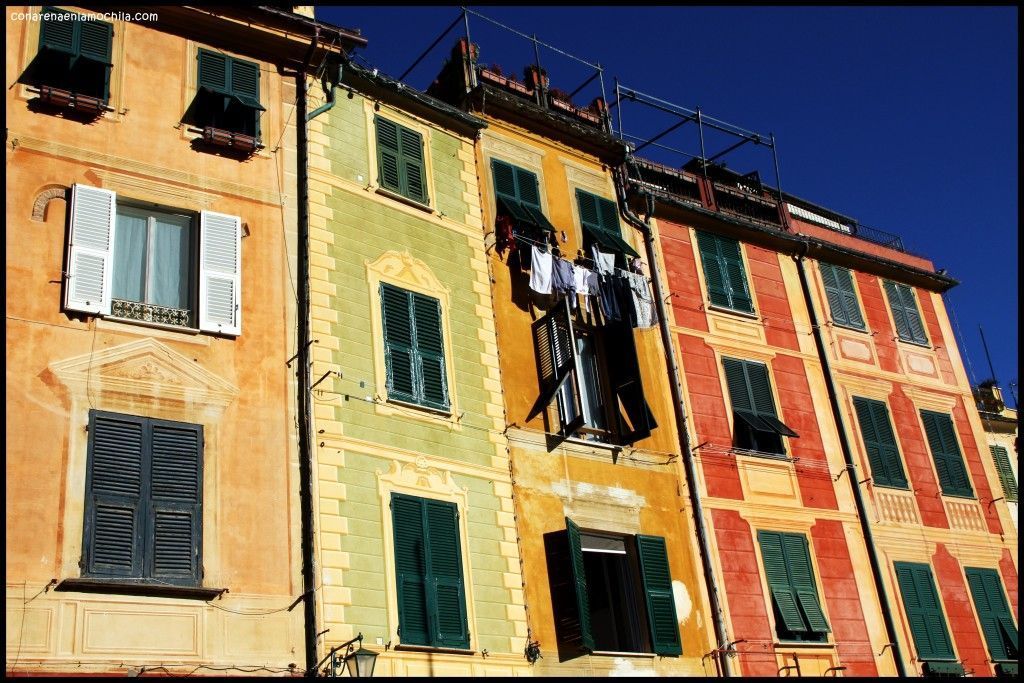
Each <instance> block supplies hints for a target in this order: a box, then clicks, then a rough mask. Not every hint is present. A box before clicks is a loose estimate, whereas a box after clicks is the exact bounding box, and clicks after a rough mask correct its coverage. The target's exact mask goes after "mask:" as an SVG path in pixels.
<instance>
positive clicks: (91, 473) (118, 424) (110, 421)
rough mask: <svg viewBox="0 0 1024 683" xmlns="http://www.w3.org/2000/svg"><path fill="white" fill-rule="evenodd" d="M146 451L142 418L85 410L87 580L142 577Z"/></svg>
mask: <svg viewBox="0 0 1024 683" xmlns="http://www.w3.org/2000/svg"><path fill="white" fill-rule="evenodd" d="M146 450H147V444H146V420H145V419H144V418H141V417H135V416H131V415H117V414H114V413H103V412H99V411H96V410H92V411H90V412H89V454H88V466H87V467H88V471H87V474H86V498H85V529H84V546H85V568H84V570H85V571H84V574H85V575H87V576H109V577H135V578H139V577H141V576H142V573H143V555H144V552H145V549H144V544H143V540H144V539H145V533H146V519H145V514H144V510H145V504H144V501H145V498H146V496H147V495H148V491H147V489H148V486H147V484H148V482H147V476H146V475H147V473H146V469H145V467H146Z"/></svg>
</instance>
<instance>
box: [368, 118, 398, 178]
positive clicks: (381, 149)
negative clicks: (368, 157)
mask: <svg viewBox="0 0 1024 683" xmlns="http://www.w3.org/2000/svg"><path fill="white" fill-rule="evenodd" d="M374 120H375V121H376V123H377V172H378V173H379V178H378V182H379V183H380V186H381V187H383V188H384V189H385V190H390V191H392V192H398V193H399V194H401V192H402V171H401V168H402V162H401V159H402V154H401V147H400V143H399V140H398V135H399V134H398V124H396V123H394V122H393V121H388V120H387V119H384V118H381V117H380V116H377V117H375V119H374Z"/></svg>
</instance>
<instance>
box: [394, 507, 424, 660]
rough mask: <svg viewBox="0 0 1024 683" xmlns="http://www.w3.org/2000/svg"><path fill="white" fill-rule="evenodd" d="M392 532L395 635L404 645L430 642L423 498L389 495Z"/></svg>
mask: <svg viewBox="0 0 1024 683" xmlns="http://www.w3.org/2000/svg"><path fill="white" fill-rule="evenodd" d="M391 519H392V526H393V529H394V536H395V574H396V581H397V583H398V586H397V588H398V635H399V638H400V639H401V642H402V643H404V644H406V645H429V644H430V612H429V610H428V608H427V559H426V545H425V544H426V534H425V531H424V528H423V527H424V524H423V500H422V499H420V498H414V497H412V496H405V495H401V494H398V493H394V494H392V495H391Z"/></svg>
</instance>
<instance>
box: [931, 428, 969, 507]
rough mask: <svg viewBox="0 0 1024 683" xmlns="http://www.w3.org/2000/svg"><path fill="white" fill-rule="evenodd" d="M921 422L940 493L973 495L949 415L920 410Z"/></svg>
mask: <svg viewBox="0 0 1024 683" xmlns="http://www.w3.org/2000/svg"><path fill="white" fill-rule="evenodd" d="M921 422H922V423H923V424H924V431H925V435H926V436H927V437H928V446H929V447H930V448H931V451H932V458H933V459H934V461H935V470H936V471H937V472H938V475H939V484H940V485H941V486H942V492H943V493H944V494H947V495H953V496H972V495H974V490H973V489H972V488H971V480H970V477H969V476H968V474H967V468H966V466H965V465H964V461H963V457H962V455H961V454H960V447H959V445H958V444H957V440H956V430H955V428H954V426H953V420H952V419H950V417H949V415H945V414H943V413H935V412H932V411H929V410H922V411H921Z"/></svg>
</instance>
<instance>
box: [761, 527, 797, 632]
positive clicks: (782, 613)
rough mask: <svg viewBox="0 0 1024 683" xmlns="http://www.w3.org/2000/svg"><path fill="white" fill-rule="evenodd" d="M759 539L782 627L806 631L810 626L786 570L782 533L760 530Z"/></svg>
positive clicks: (770, 589) (762, 558) (766, 575)
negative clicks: (798, 603) (803, 614)
mask: <svg viewBox="0 0 1024 683" xmlns="http://www.w3.org/2000/svg"><path fill="white" fill-rule="evenodd" d="M757 541H758V544H759V545H760V546H761V560H762V561H763V562H764V573H765V578H766V579H767V581H768V590H769V591H771V595H772V602H773V604H774V605H775V608H776V618H777V619H779V618H781V620H782V627H783V628H784V629H785V630H786V631H790V632H792V633H806V632H807V630H808V628H807V625H806V624H805V623H804V619H803V616H801V614H800V608H799V607H798V606H797V597H796V591H794V590H793V587H792V586H791V585H790V582H789V575H788V573H787V572H786V553H785V550H784V549H783V546H782V534H781V533H779V532H777V531H758V532H757ZM777 626H778V625H777Z"/></svg>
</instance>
